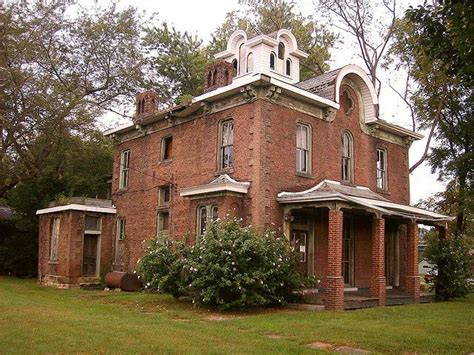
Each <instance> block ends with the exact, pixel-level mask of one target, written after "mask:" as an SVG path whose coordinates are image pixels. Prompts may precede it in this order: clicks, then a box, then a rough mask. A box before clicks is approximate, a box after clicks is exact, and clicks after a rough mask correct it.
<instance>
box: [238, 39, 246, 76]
mask: <svg viewBox="0 0 474 355" xmlns="http://www.w3.org/2000/svg"><path fill="white" fill-rule="evenodd" d="M244 61H245V51H244V44H243V43H242V44H241V45H240V46H239V70H238V73H239V75H242V74H243V73H244V69H245V67H244Z"/></svg>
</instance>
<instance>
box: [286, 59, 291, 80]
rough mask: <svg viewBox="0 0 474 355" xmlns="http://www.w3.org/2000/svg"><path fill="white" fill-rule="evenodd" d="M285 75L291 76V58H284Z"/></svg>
mask: <svg viewBox="0 0 474 355" xmlns="http://www.w3.org/2000/svg"><path fill="white" fill-rule="evenodd" d="M285 70H286V72H285V73H286V75H288V76H291V59H287V60H286V69H285Z"/></svg>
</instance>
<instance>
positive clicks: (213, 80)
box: [212, 69, 217, 85]
mask: <svg viewBox="0 0 474 355" xmlns="http://www.w3.org/2000/svg"><path fill="white" fill-rule="evenodd" d="M216 81H217V69H214V72H213V73H212V85H216Z"/></svg>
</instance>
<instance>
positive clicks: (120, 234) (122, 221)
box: [116, 217, 127, 241]
mask: <svg viewBox="0 0 474 355" xmlns="http://www.w3.org/2000/svg"><path fill="white" fill-rule="evenodd" d="M126 226H127V219H126V218H125V217H118V218H117V222H116V237H117V241H119V240H124V239H125V238H126V236H127V234H126Z"/></svg>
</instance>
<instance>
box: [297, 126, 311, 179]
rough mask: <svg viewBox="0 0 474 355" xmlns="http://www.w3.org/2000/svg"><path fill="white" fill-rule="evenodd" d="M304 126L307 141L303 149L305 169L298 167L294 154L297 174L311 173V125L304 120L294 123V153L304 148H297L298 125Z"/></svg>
mask: <svg viewBox="0 0 474 355" xmlns="http://www.w3.org/2000/svg"><path fill="white" fill-rule="evenodd" d="M300 126H301V127H305V128H306V129H307V142H306V145H307V149H306V150H305V152H306V153H305V155H307V156H306V171H303V170H301V169H300V167H299V166H298V160H297V159H296V155H295V166H296V173H297V174H304V175H311V171H312V164H311V161H312V144H313V142H312V135H313V134H312V127H311V125H309V124H307V123H304V122H297V124H296V142H295V143H296V144H295V146H296V149H295V153H296V154H297V152H298V150H299V149H301V150H304V148H299V147H298V127H300Z"/></svg>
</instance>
